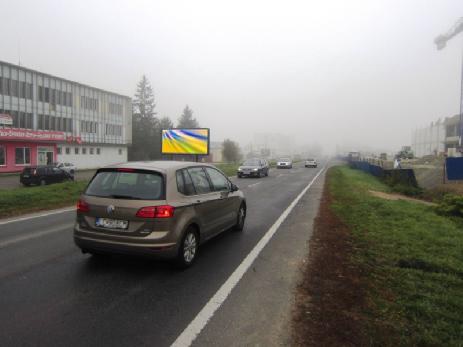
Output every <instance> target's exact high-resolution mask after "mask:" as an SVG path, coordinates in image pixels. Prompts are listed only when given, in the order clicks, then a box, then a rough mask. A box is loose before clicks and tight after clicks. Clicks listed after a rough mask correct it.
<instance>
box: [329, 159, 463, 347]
mask: <svg viewBox="0 0 463 347" xmlns="http://www.w3.org/2000/svg"><path fill="white" fill-rule="evenodd" d="M328 179H329V183H328V187H329V189H330V192H331V193H332V197H333V202H332V209H333V211H334V213H335V214H336V215H337V216H338V217H340V219H341V220H342V221H343V222H344V223H345V224H346V225H347V226H348V227H349V229H350V230H351V232H352V235H353V240H354V241H353V242H354V254H353V258H352V262H353V263H354V264H355V265H356V266H359V267H360V268H361V269H362V273H363V274H364V276H365V278H366V281H367V283H368V285H367V293H368V294H367V298H366V299H367V303H368V312H366V315H367V317H369V319H367V321H368V322H369V323H368V324H367V325H368V327H367V328H368V330H369V332H370V334H371V336H372V344H373V345H392V344H397V345H402V346H413V345H420V346H463V222H462V220H461V219H455V218H453V219H452V218H447V217H444V216H440V215H438V214H437V213H436V212H435V210H434V208H433V207H430V206H425V205H421V204H418V203H414V202H408V201H389V200H384V199H380V198H376V197H373V196H371V195H370V194H369V193H368V190H377V191H383V192H389V191H391V188H389V187H388V186H386V185H385V184H383V183H381V182H380V181H379V180H377V179H376V178H374V177H373V176H371V175H368V174H365V173H363V172H361V171H357V170H353V169H350V168H348V167H346V166H340V167H334V168H332V169H331V170H330V171H329V173H328Z"/></svg>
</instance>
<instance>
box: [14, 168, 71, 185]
mask: <svg viewBox="0 0 463 347" xmlns="http://www.w3.org/2000/svg"><path fill="white" fill-rule="evenodd" d="M73 179H74V177H73V176H72V175H71V174H69V173H68V172H66V171H64V170H61V169H59V168H57V167H55V166H52V165H47V166H30V167H26V168H24V170H23V172H21V175H20V176H19V181H20V182H21V183H22V184H24V185H25V186H30V185H32V184H37V185H42V186H44V185H46V184H51V183H59V182H63V181H69V180H73Z"/></svg>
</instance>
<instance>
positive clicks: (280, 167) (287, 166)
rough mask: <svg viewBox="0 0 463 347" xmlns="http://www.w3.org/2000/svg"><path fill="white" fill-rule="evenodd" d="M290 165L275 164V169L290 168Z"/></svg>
mask: <svg viewBox="0 0 463 347" xmlns="http://www.w3.org/2000/svg"><path fill="white" fill-rule="evenodd" d="M292 167H293V166H292V165H277V169H291V168H292Z"/></svg>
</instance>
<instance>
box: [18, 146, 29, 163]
mask: <svg viewBox="0 0 463 347" xmlns="http://www.w3.org/2000/svg"><path fill="white" fill-rule="evenodd" d="M15 154H16V157H15V163H16V165H28V164H30V163H31V149H30V148H29V147H17V148H16V151H15Z"/></svg>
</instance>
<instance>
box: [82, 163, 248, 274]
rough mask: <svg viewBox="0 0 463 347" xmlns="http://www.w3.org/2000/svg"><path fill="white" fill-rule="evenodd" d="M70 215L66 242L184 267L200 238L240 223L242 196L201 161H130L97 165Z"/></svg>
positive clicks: (243, 206)
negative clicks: (69, 238)
mask: <svg viewBox="0 0 463 347" xmlns="http://www.w3.org/2000/svg"><path fill="white" fill-rule="evenodd" d="M76 218H77V219H76V224H75V227H74V242H75V244H76V245H77V246H78V247H79V248H80V249H81V250H82V252H83V253H90V254H97V255H98V254H107V253H119V254H135V255H145V256H154V257H161V258H168V259H175V260H176V262H177V264H178V265H180V266H181V267H188V266H190V265H192V264H193V262H194V261H195V259H196V258H197V255H198V249H199V248H198V247H199V245H200V244H202V243H204V242H205V241H207V240H208V239H210V238H212V237H213V236H215V235H217V234H219V233H221V232H223V231H225V230H228V229H230V228H233V229H234V230H239V231H241V230H243V227H244V222H245V218H246V200H245V197H244V195H243V193H242V192H241V191H240V190H239V188H238V187H237V186H236V185H235V184H233V183H232V182H231V181H230V180H229V179H228V177H227V176H225V175H224V174H223V173H222V172H221V171H220V170H218V169H217V168H215V167H214V166H212V165H209V164H200V163H188V162H180V161H154V162H138V163H135V162H131V163H125V164H120V165H115V166H111V167H106V168H102V169H99V170H97V172H96V174H95V176H94V177H93V178H92V180H91V182H90V183H89V185H88V187H87V189H86V190H85V192H84V193H83V194H82V196H81V197H80V200H79V201H78V203H77V217H76Z"/></svg>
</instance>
